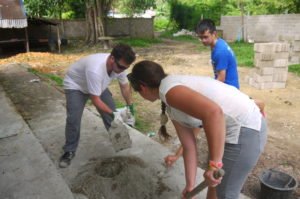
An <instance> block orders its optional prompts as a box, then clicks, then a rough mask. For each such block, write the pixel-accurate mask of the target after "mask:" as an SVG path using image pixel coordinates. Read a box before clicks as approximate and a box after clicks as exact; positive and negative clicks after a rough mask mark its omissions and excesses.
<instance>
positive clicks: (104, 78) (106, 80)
mask: <svg viewBox="0 0 300 199" xmlns="http://www.w3.org/2000/svg"><path fill="white" fill-rule="evenodd" d="M109 55H110V54H107V53H98V54H92V55H89V56H86V57H83V58H81V59H80V60H78V61H77V62H75V63H73V64H72V65H71V66H70V68H69V70H68V72H67V74H66V76H65V78H64V89H71V90H80V91H81V92H83V93H85V94H92V95H96V96H100V95H101V93H102V92H103V91H104V90H105V89H106V88H107V87H108V85H109V84H110V82H111V81H112V80H113V79H118V81H119V82H120V83H121V84H125V83H127V82H128V79H127V76H126V75H127V73H126V71H123V72H121V73H119V74H117V73H115V72H114V71H112V73H111V74H110V76H109V75H108V73H107V68H106V61H107V58H108V56H109Z"/></svg>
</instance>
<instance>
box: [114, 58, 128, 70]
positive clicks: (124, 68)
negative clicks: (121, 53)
mask: <svg viewBox="0 0 300 199" xmlns="http://www.w3.org/2000/svg"><path fill="white" fill-rule="evenodd" d="M115 63H116V65H117V67H118V68H119V69H120V70H126V69H127V67H126V66H123V65H121V64H120V63H119V62H117V60H115Z"/></svg>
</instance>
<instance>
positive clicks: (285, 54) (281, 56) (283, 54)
mask: <svg viewBox="0 0 300 199" xmlns="http://www.w3.org/2000/svg"><path fill="white" fill-rule="evenodd" d="M289 55H290V53H289V52H278V53H276V54H275V58H276V59H288V58H289Z"/></svg>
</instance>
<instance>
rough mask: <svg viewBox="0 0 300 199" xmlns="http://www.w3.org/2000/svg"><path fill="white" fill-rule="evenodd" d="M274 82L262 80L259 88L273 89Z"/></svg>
mask: <svg viewBox="0 0 300 199" xmlns="http://www.w3.org/2000/svg"><path fill="white" fill-rule="evenodd" d="M273 85H274V84H273V82H261V83H259V85H258V88H259V89H272V88H273Z"/></svg>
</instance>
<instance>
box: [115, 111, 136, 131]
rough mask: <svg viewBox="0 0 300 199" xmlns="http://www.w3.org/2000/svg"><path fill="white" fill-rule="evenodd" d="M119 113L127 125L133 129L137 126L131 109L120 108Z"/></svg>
mask: <svg viewBox="0 0 300 199" xmlns="http://www.w3.org/2000/svg"><path fill="white" fill-rule="evenodd" d="M117 112H118V113H119V114H120V117H121V118H122V121H123V122H124V123H126V124H127V125H129V126H131V127H134V125H135V118H134V116H133V115H132V114H131V112H130V110H129V108H127V107H124V108H120V109H117Z"/></svg>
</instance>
